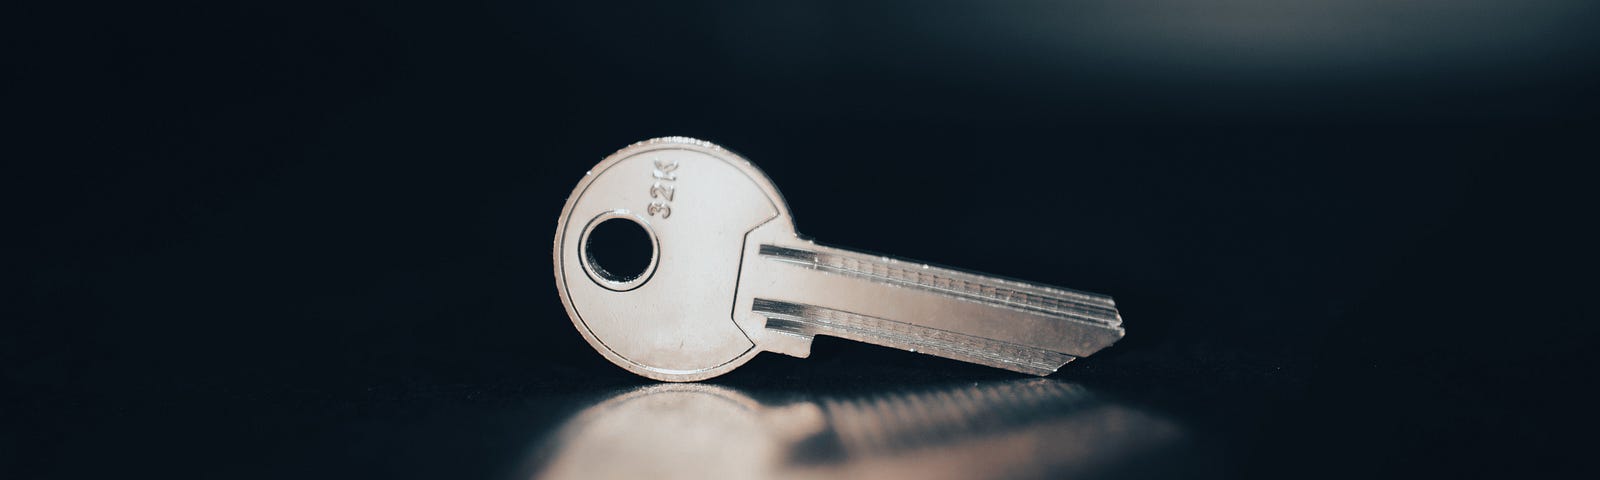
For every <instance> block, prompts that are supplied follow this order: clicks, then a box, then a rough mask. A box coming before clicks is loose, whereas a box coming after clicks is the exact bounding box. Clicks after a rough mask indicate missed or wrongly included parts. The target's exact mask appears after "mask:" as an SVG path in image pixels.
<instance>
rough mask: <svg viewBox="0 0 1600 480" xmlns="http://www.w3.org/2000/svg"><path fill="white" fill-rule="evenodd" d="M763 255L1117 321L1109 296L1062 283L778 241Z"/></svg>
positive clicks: (1100, 321) (976, 298) (992, 301)
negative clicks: (1048, 284)
mask: <svg viewBox="0 0 1600 480" xmlns="http://www.w3.org/2000/svg"><path fill="white" fill-rule="evenodd" d="M758 253H759V254H760V255H761V256H762V257H765V258H768V259H771V260H774V261H778V262H784V263H790V264H795V265H799V266H803V267H807V268H811V269H815V270H821V271H824V272H829V273H836V274H841V275H849V276H853V277H857V278H862V279H866V280H872V281H876V282H881V283H886V284H891V285H897V286H901V287H908V288H917V289H922V290H927V291H931V292H934V293H939V294H944V295H950V296H953V297H956V298H960V299H963V300H968V301H972V302H978V303H983V304H986V305H994V306H1001V307H1007V308H1014V309H1019V310H1024V311H1030V312H1036V313H1044V314H1048V315H1055V316H1061V317H1066V318H1068V319H1071V320H1076V321H1080V322H1085V323H1090V324H1094V325H1100V326H1106V327H1112V328H1116V327H1119V326H1121V325H1122V320H1121V319H1120V318H1119V317H1118V316H1117V311H1116V304H1115V303H1113V302H1112V300H1111V298H1110V297H1105V296H1101V295H1095V294H1090V293H1083V292H1075V291H1070V290H1066V289H1054V288H1052V289H1045V288H1040V287H1037V286H1031V285H1023V284H1021V282H1013V281H1009V280H1005V279H1000V278H993V277H982V276H978V275H972V274H967V273H962V272H957V271H954V270H948V269H944V268H934V267H926V268H922V267H918V268H906V267H902V266H899V265H895V264H894V261H893V260H880V259H873V258H865V259H864V258H857V257H855V256H849V255H839V254H835V253H828V252H816V251H810V250H801V249H797V248H788V247H780V246H777V245H761V248H760V249H759V251H758Z"/></svg>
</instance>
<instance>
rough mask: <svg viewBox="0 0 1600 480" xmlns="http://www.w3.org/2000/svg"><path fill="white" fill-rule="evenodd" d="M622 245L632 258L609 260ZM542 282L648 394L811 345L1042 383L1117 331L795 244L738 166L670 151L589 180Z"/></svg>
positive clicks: (1095, 308) (1018, 297)
mask: <svg viewBox="0 0 1600 480" xmlns="http://www.w3.org/2000/svg"><path fill="white" fill-rule="evenodd" d="M629 235H632V236H633V237H634V238H637V239H638V240H637V242H636V243H637V246H636V249H637V250H639V251H638V252H628V251H620V250H617V249H618V248H621V247H622V246H621V245H617V244H616V242H617V241H619V240H626V239H627V238H629ZM644 250H648V251H649V254H648V256H646V255H644V254H643V251H644ZM630 253H636V254H637V255H635V256H636V257H637V258H638V260H637V261H635V262H632V263H631V264H629V263H628V262H625V261H622V260H624V259H626V258H628V257H629V254H630ZM619 262H620V263H619ZM555 274H556V285H557V289H558V290H560V293H561V298H562V301H563V303H564V304H565V305H566V307H567V313H568V314H569V315H570V316H571V317H572V321H573V324H574V325H576V326H577V327H578V331H579V332H580V333H582V334H583V336H584V338H585V339H587V340H588V341H589V343H590V344H591V345H593V346H594V347H595V349H596V350H598V351H599V352H600V353H601V354H602V355H604V356H605V357H606V358H607V359H609V360H611V361H612V362H613V363H616V364H617V365H619V366H622V367H623V368H626V369H628V370H629V371H632V372H634V373H637V374H639V375H643V376H646V377H649V378H654V379H657V380H667V381H695V380H702V379H706V378H710V377H714V376H717V375H721V374H723V373H727V372H728V371H729V370H732V369H734V368H735V367H738V366H739V365H742V364H744V362H746V361H748V360H749V359H750V358H751V357H752V356H754V355H755V354H757V353H760V352H763V351H771V352H778V353H784V354H788V355H793V356H797V357H805V356H808V355H809V354H810V346H811V339H812V337H813V336H816V335H828V336H834V337H841V338H848V339H852V340H858V341H862V342H867V343H872V344H877V345H884V346H890V347H895V348H901V349H905V350H910V351H914V352H922V353H927V354H932V355H937V356H941V357H946V358H952V359H957V360H962V361H967V362H972V363H978V364H982V365H989V366H993V367H999V368H1004V369H1008V370H1013V371H1018V372H1024V373H1030V374H1035V375H1048V374H1050V373H1051V372H1054V371H1056V369H1058V368H1060V367H1061V366H1062V365H1065V364H1066V363H1067V362H1069V361H1072V360H1073V359H1074V358H1077V357H1082V356H1086V355H1089V354H1092V353H1094V352H1096V351H1099V350H1100V349H1102V348H1105V347H1106V346H1109V345H1111V344H1112V343H1114V342H1116V341H1117V339H1119V338H1121V337H1122V333H1123V331H1122V318H1121V317H1120V316H1119V315H1118V314H1117V309H1116V305H1115V303H1113V302H1112V300H1111V298H1110V297H1107V296H1104V295H1097V294H1092V293H1085V292H1078V291H1074V290H1067V289H1063V288H1057V287H1050V286H1045V285H1038V284H1032V283H1027V282H1021V281H1016V280H1010V279H1004V278H997V277H991V276H984V275H978V274H974V273H969V272H963V271H960V270H953V269H949V268H942V267H935V266H930V265H927V264H924V263H918V262H912V261H906V260H897V259H893V258H889V257H884V256H879V255H872V254H865V253H860V252H853V251H849V250H843V249H839V248H833V247H826V246H821V245H817V244H815V243H813V242H811V241H809V240H805V239H802V238H800V237H799V236H798V235H797V234H796V233H795V231H794V225H793V222H792V221H791V219H790V216H789V210H788V207H787V205H785V204H784V201H783V197H781V196H779V194H778V191H777V188H775V187H774V186H773V185H772V183H771V182H770V181H769V180H767V178H766V176H765V175H763V174H762V173H761V172H760V171H759V170H757V169H756V168H755V167H754V166H753V165H751V164H750V162H748V161H746V160H744V159H743V158H741V157H739V156H738V155H735V154H733V153H732V152H729V151H727V150H723V149H722V148H720V147H717V146H716V145H713V144H710V143H707V142H703V141H699V140H694V139H688V138H681V137H672V138H661V139H655V140H649V141H645V142H640V143H637V144H634V145H632V146H629V147H628V148H624V149H622V150H621V151H618V152H617V153H614V154H612V155H611V156H610V157H607V158H606V159H605V160H602V161H601V162H600V164H599V165H597V166H595V168H594V169H593V170H591V171H589V173H588V174H587V175H586V176H585V177H584V179H583V181H581V182H579V183H578V187H577V188H576V189H575V190H574V191H573V193H572V196H571V197H570V198H568V199H567V205H566V208H565V209H564V210H563V211H562V214H561V219H560V221H559V223H558V225H557V228H556V239H555Z"/></svg>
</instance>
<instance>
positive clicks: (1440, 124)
mask: <svg viewBox="0 0 1600 480" xmlns="http://www.w3.org/2000/svg"><path fill="white" fill-rule="evenodd" d="M16 10H18V11H19V12H20V14H19V15H9V17H10V18H9V19H8V20H9V22H8V23H15V24H16V25H13V26H12V28H7V29H6V32H7V33H5V34H4V35H5V37H6V38H5V44H6V45H7V46H8V47H10V48H8V50H10V52H9V53H7V54H6V57H7V61H6V63H7V64H8V65H7V72H8V73H6V74H5V76H6V78H5V80H4V83H3V85H4V88H5V103H6V105H7V107H5V110H7V111H8V112H7V115H6V116H7V117H10V118H12V120H13V121H15V123H14V125H15V126H14V127H8V128H7V132H6V135H5V136H6V138H7V139H6V141H5V143H6V144H8V147H7V148H6V150H7V153H5V154H4V157H5V158H6V162H5V164H6V166H5V170H6V174H5V177H6V178H5V183H6V184H7V185H6V186H5V189H4V192H5V193H4V195H5V198H4V201H5V203H6V204H7V206H8V208H7V210H9V211H11V213H8V214H7V217H6V219H5V220H4V223H5V225H6V227H5V237H7V239H8V241H7V243H9V244H12V245H14V246H11V247H7V254H6V255H5V257H6V258H5V260H4V262H5V265H4V269H5V270H6V271H7V273H8V274H10V275H8V276H14V277H16V278H18V279H20V285H18V286H16V287H8V288H7V289H6V292H5V293H4V295H5V298H6V299H5V302H4V303H5V309H6V310H7V311H8V312H10V313H6V314H5V317H6V318H5V321H4V331H3V334H0V362H3V369H4V377H3V379H4V382H5V387H4V393H3V394H0V395H4V396H3V397H0V399H3V400H4V402H5V405H6V407H4V413H0V419H3V420H4V422H5V424H4V425H3V427H0V442H3V443H0V468H4V471H8V472H15V473H14V474H6V475H0V476H4V477H7V478H19V479H20V478H85V477H89V476H92V475H93V476H99V475H105V474H114V475H120V476H135V477H146V476H157V475H160V476H172V475H176V476H184V477H188V476H208V477H227V478H240V477H257V476H259V477H307V476H317V477H320V476H330V477H348V476H374V477H376V476H383V477H418V478H437V477H451V478H499V477H500V476H503V475H505V474H506V472H511V471H514V470H515V469H516V468H517V465H516V464H517V463H518V461H519V460H518V458H519V455H521V454H522V453H523V452H524V451H525V450H526V449H527V448H528V445H530V444H531V443H532V442H534V441H536V440H538V439H539V438H540V435H541V432H542V431H543V430H544V429H548V428H550V426H551V425H553V424H555V423H557V422H559V421H560V419H561V416H562V415H564V414H566V413H568V412H570V411H571V410H572V409H573V408H576V407H577V406H581V405H582V404H583V403H584V402H585V401H586V399H588V398H591V396H592V392H595V391H600V390H604V389H614V388H618V387H622V386H628V385H637V384H642V383H644V382H645V381H644V380H642V379H639V378H636V377H633V376H632V375H630V374H628V373H626V372H624V371H623V370H621V369H619V368H616V367H614V366H612V365H611V364H609V363H607V362H606V361H605V360H604V359H602V358H601V357H600V356H599V355H597V354H595V353H594V352H593V351H592V350H591V349H590V348H589V346H588V345H586V344H585V343H584V342H583V340H582V338H581V337H580V336H579V335H578V334H577V333H576V332H575V331H574V330H573V328H572V325H571V323H570V321H569V320H568V319H567V317H566V315H565V313H564V311H563V309H562V307H561V303H560V301H559V299H558V297H557V294H556V291H555V288H554V286H553V284H552V275H551V265H550V242H551V239H552V235H553V231H554V227H555V222H556V217H557V216H558V215H559V213H560V209H561V206H562V204H563V202H564V200H565V198H566V196H567V195H568V194H569V193H570V191H571V188H572V186H573V185H575V184H576V182H577V181H578V179H579V178H580V177H581V176H582V175H583V172H584V171H585V170H587V169H588V168H589V167H590V166H592V165H593V164H594V163H595V162H597V161H599V160H600V159H601V158H602V157H603V156H605V155H606V154H608V153H610V152H612V151H614V150H616V149H618V148H621V147H623V146H625V145H627V144H629V143H632V142H635V141H639V140H643V139H646V138H650V137H655V136H664V135H687V136H693V137H698V138H703V139H706V140H710V141H713V142H717V143H720V144H722V145H724V146H726V147H728V148H730V149H733V150H735V151H738V152H740V153H741V154H743V155H745V156H747V157H748V158H750V159H751V160H752V161H754V162H755V163H756V164H757V165H759V166H760V167H761V168H762V169H764V170H765V171H766V172H767V173H768V174H769V175H770V176H771V177H772V178H773V180H774V181H775V182H776V183H777V185H778V186H779V188H780V189H782V191H783V193H784V194H785V196H786V198H787V199H788V201H789V204H790V206H791V208H792V209H793V211H794V212H795V214H796V216H797V227H798V229H799V230H800V231H801V232H803V233H806V234H809V235H811V236H814V237H816V238H817V239H819V240H820V241H823V242H827V243H832V244H836V245H841V246H847V247H854V248H861V249H867V250H873V251H882V252H889V253H892V254H895V255H898V256H903V257H909V258H914V259H921V260H928V261H933V262H938V263H942V264H947V265H954V266H959V267H964V268H971V269H974V270H978V271H984V272H991V273H996V274H1002V275H1007V276H1012V277H1018V278H1024V279H1029V280H1034V281H1040V282H1044V283H1050V284H1058V285H1064V286H1070V287H1074V288H1080V289H1085V290H1090V291H1096V292H1104V293H1108V294H1111V295H1114V296H1115V297H1116V298H1117V300H1118V303H1119V305H1120V306H1121V308H1122V314H1123V316H1124V317H1125V318H1126V321H1127V323H1126V327H1127V330H1128V336H1127V338H1126V339H1125V340H1124V341H1123V342H1121V343H1119V344H1118V345H1116V346H1115V347H1113V348H1111V349H1108V350H1106V351H1104V352H1101V353H1100V354H1098V355H1096V356H1094V357H1091V358H1089V359H1085V360H1082V361H1079V362H1076V363H1073V364H1072V365H1070V366H1068V367H1067V368H1065V369H1063V371H1062V372H1060V373H1058V374H1056V375H1055V377H1056V378H1059V379H1063V380H1065V381H1070V382H1074V383H1078V384H1081V385H1085V386H1087V387H1089V388H1093V389H1095V390H1096V391H1098V392H1101V393H1103V394H1105V395H1108V396H1111V397H1113V398H1118V399H1120V401H1123V402H1126V403H1128V404H1131V405H1136V406H1138V407H1140V408H1143V409H1147V410H1149V411H1152V412H1156V413H1158V414H1160V415H1164V416H1166V417H1168V418H1174V419H1177V420H1178V421H1179V422H1180V423H1181V424H1183V425H1184V426H1185V427H1186V429H1187V431H1188V432H1189V434H1190V435H1189V441H1188V443H1187V446H1186V447H1184V448H1181V449H1178V450H1176V451H1175V452H1174V453H1172V457H1171V461H1170V464H1168V466H1169V467H1170V468H1168V469H1167V470H1161V471H1158V472H1157V475H1158V476H1184V477H1239V476H1263V477H1265V476H1270V477H1283V476H1293V477H1301V476H1330V477H1332V476H1348V475H1361V476H1413V475H1423V476H1435V475H1437V476H1444V475H1450V476H1498V475H1551V474H1573V473H1581V472H1583V471H1585V470H1592V466H1591V464H1592V462H1593V460H1592V455H1589V452H1588V451H1589V450H1592V447H1593V446H1594V442H1593V440H1592V434H1590V432H1591V430H1590V426H1591V425H1592V423H1591V422H1590V420H1591V419H1590V417H1591V415H1592V414H1591V413H1590V411H1591V410H1592V408H1593V404H1592V403H1590V401H1591V399H1590V398H1589V397H1587V396H1586V395H1584V394H1583V390H1584V388H1583V387H1586V386H1587V384H1588V383H1590V380H1592V378H1593V375H1592V374H1591V373H1590V372H1591V368H1590V367H1591V365H1592V361H1591V360H1590V358H1591V357H1590V355H1588V352H1589V347H1590V346H1591V345H1593V344H1594V342H1595V340H1596V336H1595V332H1596V329H1595V326H1594V322H1595V320H1596V318H1595V307H1594V304H1593V301H1592V300H1593V298H1594V293H1593V292H1594V287H1595V283H1596V282H1595V281H1594V279H1593V271H1594V270H1593V267H1594V262H1593V260H1594V254H1593V249H1594V245H1595V240H1596V239H1595V237H1594V236H1593V235H1591V234H1590V232H1589V230H1590V228H1589V227H1590V225H1591V224H1592V223H1593V222H1594V221H1595V208H1594V207H1595V202H1594V199H1593V197H1592V196H1591V195H1590V194H1589V190H1590V189H1592V188H1594V187H1593V183H1594V182H1593V180H1594V178H1595V177H1594V175H1593V174H1592V171H1590V169H1588V168H1585V167H1586V166H1587V164H1590V163H1592V162H1593V161H1594V159H1595V158H1597V157H1596V153H1597V152H1596V151H1595V150H1596V149H1595V148H1594V143H1595V141H1596V132H1597V130H1596V127H1597V122H1596V118H1595V113H1596V111H1597V110H1596V107H1597V106H1600V105H1597V102H1596V96H1595V93H1596V86H1597V85H1600V83H1597V81H1600V69H1597V67H1600V62H1597V59H1600V29H1596V28H1595V26H1596V25H1597V20H1600V8H1597V7H1596V5H1594V4H1593V3H1589V2H1579V1H1554V0H1550V1H1519V2H1486V1H1442V0H1441V1H1414V2H1388V1H1333V0H1327V1H1298V2H1268V1H1224V2H1185V1H1175V0H1150V1H1084V2H1044V1H1038V2H912V1H903V2H887V3H878V2H871V3H868V2H817V3H811V2H776V3H771V4H769V3H767V2H696V3H668V2H662V3H661V4H643V5H616V4H610V3H599V2H571V3H564V4H534V3H530V2H508V1H501V2H439V3H436V4H427V3H420V2H419V3H409V2H371V3H343V2H338V3H336V2H309V4H294V3H288V2H260V3H257V4H247V5H232V4H223V3H221V2H193V3H188V4H146V3H142V2H120V3H116V4H111V5H80V4H61V3H52V4H49V5H22V6H20V7H17V8H16ZM1012 377H1015V375H1012V374H1009V373H1005V372H997V371H992V370H990V369H986V368H982V367H973V366H967V365H963V364H959V363H956V362H950V361H945V360H941V359H934V358H929V357H923V356H919V355H914V354H908V353H904V352H897V351H890V350H887V349H878V348H875V347H870V346H862V345H855V344H850V343H848V342H843V341H827V340H821V341H819V342H818V344H817V348H816V352H815V353H814V355H813V357H812V358H811V359H808V360H799V359H792V358H788V357H782V356H778V355H764V356H761V357H758V358H757V359H756V360H754V361H752V362H751V363H750V364H748V365H746V366H744V367H742V368H740V369H739V370H737V371H735V372H734V373H731V374H729V375H727V376H725V377H721V378H719V379H717V380H716V382H718V383H721V384H725V385H732V386H735V387H739V388H744V389H749V390H762V389H779V390H787V391H827V390H829V389H840V388H864V386H873V388H888V389H893V388H896V385H919V384H927V383H930V382H963V381H977V380H982V379H994V378H1012ZM1156 463H1157V464H1160V463H1161V462H1156Z"/></svg>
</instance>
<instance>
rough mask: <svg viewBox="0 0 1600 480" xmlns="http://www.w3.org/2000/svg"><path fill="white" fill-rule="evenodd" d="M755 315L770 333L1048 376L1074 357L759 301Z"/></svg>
mask: <svg viewBox="0 0 1600 480" xmlns="http://www.w3.org/2000/svg"><path fill="white" fill-rule="evenodd" d="M752 310H753V311H755V312H756V313H757V314H759V315H762V316H764V317H766V318H767V328H768V329H772V330H776V331H779V332H782V333H788V334H797V335H806V336H814V335H828V336H833V337H839V338H845V339H850V340H856V341H861V342H867V343H872V344H876V345H883V346H887V347H895V348H901V349H906V350H911V351H914V352H920V353H927V354H930V355H935V356H940V357H945V358H950V359H955V360H962V361H966V362H971V363H977V364H980V365H988V366H991V367H996V368H1004V369H1006V370H1011V371H1014V372H1021V373H1028V374H1033V375H1041V376H1042V375H1049V374H1051V373H1054V372H1055V371H1056V370H1057V369H1059V368H1061V366H1062V365H1066V364H1067V362H1070V361H1072V360H1073V358H1074V357H1072V356H1071V355H1066V354H1063V353H1057V352H1052V351H1049V350H1044V349H1039V348H1033V347H1026V346H1022V345H1017V344H1014V343H1010V342H1002V341H998V340H993V339H987V338H982V337H975V336H972V335H964V334H960V333H955V332H950V331H945V330H939V329H934V328H928V327H923V326H918V325H912V324H909V323H905V322H897V321H894V320H888V319H883V318H877V317H870V316H866V315H859V314H855V313H851V312H846V311H841V310H834V309H831V308H824V307H818V306H815V305H804V304H799V303H790V302H783V301H778V300H769V299H762V298H757V299H755V300H754V305H753V307H752Z"/></svg>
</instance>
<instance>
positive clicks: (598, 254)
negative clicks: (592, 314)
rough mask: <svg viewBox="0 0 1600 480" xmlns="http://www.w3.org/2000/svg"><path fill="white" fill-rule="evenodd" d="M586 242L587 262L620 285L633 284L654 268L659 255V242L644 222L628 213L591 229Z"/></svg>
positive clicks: (603, 275) (599, 274)
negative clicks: (657, 244)
mask: <svg viewBox="0 0 1600 480" xmlns="http://www.w3.org/2000/svg"><path fill="white" fill-rule="evenodd" d="M587 237H588V238H587V239H585V243H584V250H585V255H584V257H585V258H584V261H585V262H588V264H589V269H590V270H591V271H592V272H594V274H595V275H598V276H600V277H601V278H603V279H605V280H607V281H610V282H615V283H619V284H628V283H632V282H633V281H634V280H638V279H639V277H640V276H642V275H644V274H645V272H646V271H648V270H649V269H650V264H651V262H652V261H654V257H655V244H654V243H655V242H654V241H652V240H651V238H650V233H649V232H647V231H645V227H644V225H641V224H639V222H638V221H635V220H634V219H632V218H630V217H627V216H615V217H611V218H607V219H604V220H601V221H600V222H599V223H597V224H595V225H594V226H593V228H591V229H590V230H589V234H588V236H587Z"/></svg>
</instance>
